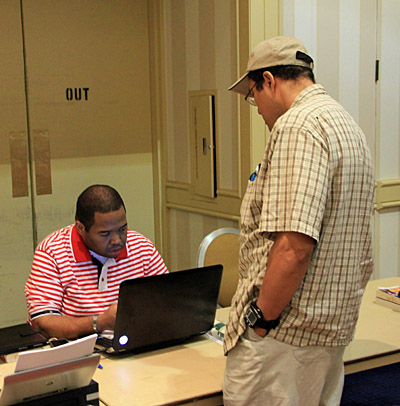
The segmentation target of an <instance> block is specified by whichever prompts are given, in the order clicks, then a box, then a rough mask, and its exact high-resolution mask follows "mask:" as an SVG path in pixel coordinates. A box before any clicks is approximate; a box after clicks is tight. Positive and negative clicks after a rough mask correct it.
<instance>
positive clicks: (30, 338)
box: [0, 323, 47, 355]
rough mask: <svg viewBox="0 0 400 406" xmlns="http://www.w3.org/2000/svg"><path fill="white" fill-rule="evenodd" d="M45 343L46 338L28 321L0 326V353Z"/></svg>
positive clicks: (21, 349)
mask: <svg viewBox="0 0 400 406" xmlns="http://www.w3.org/2000/svg"><path fill="white" fill-rule="evenodd" d="M45 344H47V338H46V337H45V336H43V335H42V334H40V333H39V332H38V331H37V330H35V329H34V328H33V327H31V325H30V324H28V323H23V324H18V325H15V326H10V327H4V328H0V355H7V354H12V353H15V352H20V351H24V350H29V349H31V348H36V347H41V346H43V345H45Z"/></svg>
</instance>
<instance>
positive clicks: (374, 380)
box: [340, 363, 400, 406]
mask: <svg viewBox="0 0 400 406" xmlns="http://www.w3.org/2000/svg"><path fill="white" fill-rule="evenodd" d="M340 405H341V406H400V363H396V364H391V365H386V366H383V367H379V368H373V369H369V370H367V371H361V372H356V373H354V374H349V375H345V379H344V388H343V395H342V400H341V402H340Z"/></svg>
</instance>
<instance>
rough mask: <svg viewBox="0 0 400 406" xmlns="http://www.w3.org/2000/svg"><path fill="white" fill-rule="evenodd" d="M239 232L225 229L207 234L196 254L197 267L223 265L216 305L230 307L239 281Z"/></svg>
mask: <svg viewBox="0 0 400 406" xmlns="http://www.w3.org/2000/svg"><path fill="white" fill-rule="evenodd" d="M239 233H240V232H239V230H238V229H237V228H231V227H225V228H219V229H217V230H214V231H213V232H211V233H210V234H207V235H206V236H205V237H204V238H203V240H202V242H201V243H200V246H199V249H198V252H197V266H198V267H202V266H208V265H216V264H221V265H223V267H224V269H223V273H222V280H221V287H220V292H219V297H218V304H219V305H220V306H221V307H226V306H230V305H231V300H232V296H233V294H234V293H235V291H236V287H237V284H238V280H239V274H238V267H239Z"/></svg>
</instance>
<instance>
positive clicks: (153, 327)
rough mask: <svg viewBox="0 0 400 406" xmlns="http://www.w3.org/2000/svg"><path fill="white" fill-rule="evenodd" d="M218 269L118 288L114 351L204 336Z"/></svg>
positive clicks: (216, 290)
mask: <svg viewBox="0 0 400 406" xmlns="http://www.w3.org/2000/svg"><path fill="white" fill-rule="evenodd" d="M221 277H222V265H214V266H208V267H203V268H194V269H189V270H184V271H177V272H171V273H168V274H163V275H157V276H150V277H146V278H138V279H132V280H127V281H124V282H122V283H121V286H120V293H119V300H118V311H117V318H116V323H115V329H114V340H113V348H114V350H115V351H117V352H118V351H137V352H141V351H145V350H149V349H153V348H157V347H163V346H168V345H172V344H175V343H178V342H182V341H184V340H186V339H188V338H190V337H192V336H195V335H199V334H202V333H205V332H206V331H208V330H210V329H211V328H212V326H213V324H214V319H215V312H216V308H217V300H218V294H219V288H220V283H221Z"/></svg>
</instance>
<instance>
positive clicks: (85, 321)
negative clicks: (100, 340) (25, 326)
mask: <svg viewBox="0 0 400 406" xmlns="http://www.w3.org/2000/svg"><path fill="white" fill-rule="evenodd" d="M116 315H117V304H116V303H114V304H112V305H111V306H110V307H109V308H108V309H107V310H106V311H105V312H104V313H101V314H99V317H98V318H97V330H98V331H99V332H101V331H103V330H114V324H115V318H116ZM32 324H33V326H34V327H35V328H36V329H37V330H39V331H41V332H42V333H43V334H44V335H45V336H46V337H48V338H50V337H57V338H77V337H80V336H84V335H88V334H91V333H93V316H85V317H69V316H55V315H48V316H42V317H39V318H37V319H35V320H33V322H32Z"/></svg>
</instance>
